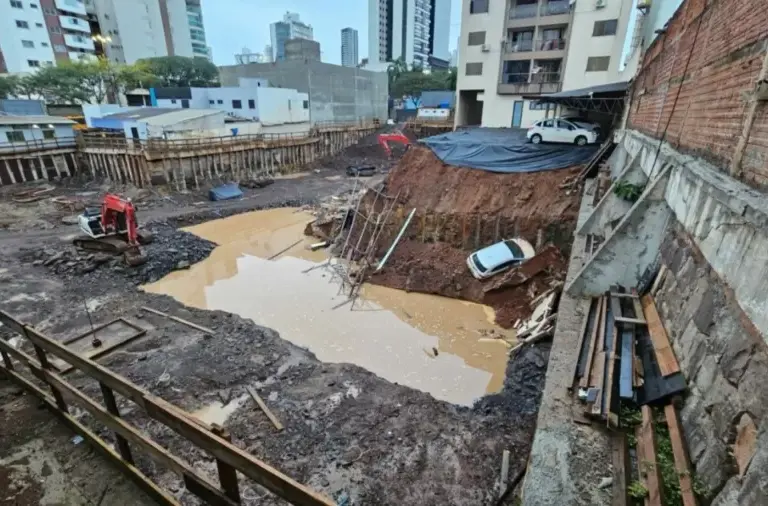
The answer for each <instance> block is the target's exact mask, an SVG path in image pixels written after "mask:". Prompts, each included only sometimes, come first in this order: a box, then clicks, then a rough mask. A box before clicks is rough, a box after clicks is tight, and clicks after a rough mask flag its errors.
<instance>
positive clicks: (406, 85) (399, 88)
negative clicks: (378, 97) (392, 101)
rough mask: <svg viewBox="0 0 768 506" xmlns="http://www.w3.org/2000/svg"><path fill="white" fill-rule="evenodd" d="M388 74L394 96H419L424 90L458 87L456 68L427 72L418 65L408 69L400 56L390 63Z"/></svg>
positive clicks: (391, 93)
mask: <svg viewBox="0 0 768 506" xmlns="http://www.w3.org/2000/svg"><path fill="white" fill-rule="evenodd" d="M388 74H389V94H390V96H392V97H393V98H401V97H414V98H418V97H420V96H421V93H422V92H424V91H430V90H455V89H456V68H451V69H448V70H434V71H432V72H428V73H425V72H424V71H423V70H422V68H421V66H418V65H417V66H414V67H412V68H411V69H408V65H407V64H406V63H405V62H404V61H403V60H402V58H399V59H397V60H395V61H393V62H392V63H390V65H389V68H388Z"/></svg>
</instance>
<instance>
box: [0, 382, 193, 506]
mask: <svg viewBox="0 0 768 506" xmlns="http://www.w3.org/2000/svg"><path fill="white" fill-rule="evenodd" d="M6 374H7V375H8V377H9V378H10V379H11V380H12V381H13V382H15V383H16V384H17V385H19V386H20V387H22V388H24V389H25V390H27V391H28V392H29V393H31V394H32V395H35V396H37V397H38V398H39V399H41V400H42V402H43V404H44V405H45V406H46V407H47V408H48V409H49V410H50V411H51V412H52V413H53V414H54V415H56V417H58V418H59V420H60V421H61V422H62V423H64V425H66V426H67V427H69V429H70V430H71V431H72V432H74V433H76V434H79V435H80V436H82V437H83V439H84V440H85V441H86V442H87V443H88V444H89V445H91V447H92V448H94V449H95V450H96V451H97V452H99V453H100V454H101V455H103V456H104V457H105V458H106V459H107V460H109V461H110V462H111V463H112V464H113V465H115V467H117V468H118V469H119V470H120V472H122V473H123V474H124V475H125V476H126V477H127V478H128V479H130V480H131V481H133V482H134V483H135V484H136V485H137V486H138V487H139V488H141V489H142V490H143V491H144V492H145V493H146V494H147V495H148V496H149V497H151V498H152V499H154V500H155V501H156V502H157V503H158V504H160V505H164V506H180V503H179V502H178V501H177V500H176V499H175V498H174V497H173V496H172V495H170V494H168V493H167V492H165V491H164V490H163V489H161V488H160V487H159V486H157V485H156V484H155V483H153V482H152V481H151V480H150V479H149V478H147V477H146V476H144V474H142V472H141V471H139V470H138V469H137V468H136V467H135V466H133V465H132V464H130V463H128V462H125V461H124V460H123V459H121V458H120V455H118V454H117V452H115V450H113V449H112V448H111V447H110V446H109V445H108V444H107V443H106V442H104V441H103V440H102V439H101V438H99V437H98V436H97V435H96V434H94V433H93V432H91V431H90V430H89V429H88V428H87V427H85V426H84V425H82V424H81V423H80V422H78V421H77V420H76V419H75V418H74V417H72V416H71V415H69V414H67V413H64V412H62V411H61V410H60V409H58V408H57V406H56V403H55V401H54V399H53V398H52V397H50V396H48V395H47V394H46V393H45V392H43V391H42V390H40V389H39V388H37V387H36V386H35V385H34V384H33V383H31V382H30V381H28V380H27V379H26V378H24V377H23V376H21V375H20V374H18V373H17V372H14V371H6Z"/></svg>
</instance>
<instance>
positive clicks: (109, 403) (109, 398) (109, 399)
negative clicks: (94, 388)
mask: <svg viewBox="0 0 768 506" xmlns="http://www.w3.org/2000/svg"><path fill="white" fill-rule="evenodd" d="M99 386H100V387H101V395H102V396H103V397H104V405H105V406H106V407H107V411H109V413H110V414H111V415H112V416H114V417H116V418H120V410H119V409H118V408H117V401H116V400H115V394H114V393H113V392H112V389H110V388H109V387H108V386H106V385H105V384H104V383H99ZM115 440H117V449H118V450H119V451H120V456H121V457H122V458H123V460H124V461H126V462H128V463H129V464H133V455H131V447H130V446H128V441H127V440H126V439H125V438H124V437H123V436H121V435H120V434H118V433H115Z"/></svg>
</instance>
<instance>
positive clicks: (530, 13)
mask: <svg viewBox="0 0 768 506" xmlns="http://www.w3.org/2000/svg"><path fill="white" fill-rule="evenodd" d="M538 12H539V4H523V5H513V6H512V8H511V9H510V10H509V18H510V19H523V18H535V17H536V16H537V14H538Z"/></svg>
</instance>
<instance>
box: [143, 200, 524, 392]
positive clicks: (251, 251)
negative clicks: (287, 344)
mask: <svg viewBox="0 0 768 506" xmlns="http://www.w3.org/2000/svg"><path fill="white" fill-rule="evenodd" d="M312 219H313V217H312V215H311V214H309V213H306V212H302V211H299V210H296V209H285V208H284V209H270V210H266V211H256V212H252V213H246V214H240V215H236V216H232V217H229V218H225V219H221V220H215V221H210V222H207V223H203V224H201V225H197V226H195V227H190V228H188V229H186V230H188V231H189V232H192V233H194V234H196V235H198V236H200V237H203V238H205V239H208V240H211V241H214V242H216V243H217V244H219V245H220V246H218V247H217V248H216V249H215V250H214V251H213V253H212V254H211V255H210V257H208V258H207V259H206V260H204V261H203V262H200V263H198V264H196V265H194V266H192V268H191V269H189V270H186V271H179V272H174V273H171V274H169V275H168V276H166V277H165V278H163V279H162V280H160V281H158V282H156V283H153V284H150V285H146V286H145V287H144V289H145V290H146V291H148V292H151V293H162V294H167V295H170V296H172V297H174V298H175V299H177V300H178V301H180V302H182V303H184V304H187V305H190V306H194V307H199V308H203V309H220V310H224V311H228V312H232V313H236V314H239V315H240V316H243V317H245V318H250V319H252V320H253V321H254V322H256V323H257V324H259V325H264V326H266V327H270V328H273V329H275V330H276V331H278V332H279V333H280V335H281V337H283V338H284V339H287V340H289V341H291V342H293V343H295V344H297V345H299V346H303V347H306V348H308V349H309V350H311V351H312V352H314V353H315V355H317V357H318V359H320V360H322V361H326V362H348V363H354V364H357V365H360V366H362V367H364V368H366V369H368V370H370V371H372V372H374V373H375V374H378V375H379V376H381V377H384V378H386V379H388V380H390V381H393V382H398V383H401V384H404V385H408V386H410V387H413V388H418V389H420V390H424V391H426V392H429V393H431V394H432V395H433V396H435V397H436V398H439V399H444V400H447V401H450V402H453V403H457V404H465V405H468V404H471V403H472V401H473V400H475V399H476V398H478V397H480V396H482V395H483V394H485V393H491V392H497V391H499V390H500V389H501V387H502V385H503V381H504V372H505V368H506V363H507V347H506V346H505V345H504V344H503V343H501V342H486V341H479V339H480V338H482V337H485V336H489V337H490V331H493V332H494V333H495V334H496V335H498V334H501V335H504V336H506V337H507V338H509V339H511V338H513V337H514V331H505V330H503V329H500V328H499V327H497V326H496V325H494V324H493V323H492V322H493V320H492V317H493V311H492V310H490V308H487V307H485V306H482V305H480V304H473V303H469V302H464V301H459V300H455V299H448V298H443V297H437V296H432V295H426V294H419V293H406V292H403V291H400V290H394V289H391V288H386V287H380V286H375V285H366V286H364V287H363V290H362V293H361V298H360V299H359V300H358V301H357V303H356V304H355V308H354V310H350V305H349V304H347V305H345V306H342V307H340V308H338V309H333V308H334V306H336V305H338V304H340V303H342V302H344V301H345V300H346V297H345V296H344V295H339V294H338V284H335V283H331V282H330V281H329V280H330V274H329V272H328V271H327V270H326V269H323V268H318V269H314V270H312V271H310V272H304V271H306V270H307V269H309V268H311V267H313V266H316V265H317V264H318V263H319V262H322V261H323V260H325V259H326V252H324V251H322V250H320V251H315V252H312V251H309V250H308V249H307V246H308V245H309V244H312V243H313V242H316V240H315V239H313V238H309V237H304V236H303V234H302V233H303V230H304V227H305V226H306V224H307V223H308V222H309V221H311V220H312ZM270 259H271V260H270ZM489 311H490V312H489ZM433 348H435V349H437V350H438V355H437V356H434V352H433V351H432V350H433Z"/></svg>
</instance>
